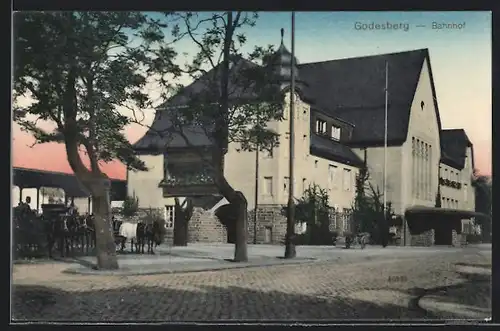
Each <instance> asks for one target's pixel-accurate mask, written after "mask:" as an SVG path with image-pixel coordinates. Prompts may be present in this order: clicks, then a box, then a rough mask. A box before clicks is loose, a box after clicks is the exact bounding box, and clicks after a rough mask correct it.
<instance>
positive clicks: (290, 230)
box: [285, 12, 297, 259]
mask: <svg viewBox="0 0 500 331" xmlns="http://www.w3.org/2000/svg"><path fill="white" fill-rule="evenodd" d="M294 102H295V12H292V60H291V82H290V114H289V116H288V118H289V119H290V122H289V124H290V128H289V131H290V135H289V139H290V141H289V143H290V145H289V148H290V155H289V159H288V162H289V163H288V168H289V176H288V180H289V183H288V208H287V210H288V215H287V216H288V218H287V227H286V232H287V233H286V239H285V259H290V258H294V257H295V256H296V254H297V253H296V251H295V245H294V243H293V242H292V241H293V237H294V232H295V204H294V201H293V193H294V188H295V185H294V169H293V160H294V157H295V156H294V154H295V153H294V145H295V144H294V143H295V132H294V118H295V111H294V106H295V105H294Z"/></svg>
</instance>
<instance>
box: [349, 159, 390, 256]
mask: <svg viewBox="0 0 500 331" xmlns="http://www.w3.org/2000/svg"><path fill="white" fill-rule="evenodd" d="M369 178H370V174H369V171H368V168H367V167H366V165H365V166H363V167H361V168H360V170H359V173H358V175H357V176H356V195H355V198H354V203H353V207H352V212H353V218H354V228H355V232H368V233H370V234H371V237H372V238H373V239H374V241H375V242H378V243H381V244H382V246H384V247H385V246H387V244H388V239H389V226H390V220H391V219H392V217H393V216H394V212H393V210H392V203H391V202H390V201H389V202H387V205H386V210H385V212H384V203H383V197H384V195H383V193H382V192H380V189H379V188H378V186H377V187H375V186H374V185H373V184H372V183H370V182H368V180H369Z"/></svg>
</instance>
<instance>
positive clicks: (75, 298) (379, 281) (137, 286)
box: [12, 249, 491, 322]
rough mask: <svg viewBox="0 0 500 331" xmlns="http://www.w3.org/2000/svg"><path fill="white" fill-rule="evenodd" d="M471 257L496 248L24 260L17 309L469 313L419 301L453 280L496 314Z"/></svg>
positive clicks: (112, 314) (28, 312)
mask: <svg viewBox="0 0 500 331" xmlns="http://www.w3.org/2000/svg"><path fill="white" fill-rule="evenodd" d="M464 265H465V266H467V265H472V266H477V265H481V266H486V267H488V266H489V265H491V255H487V254H480V253H478V251H475V250H474V249H466V250H464V251H463V252H456V253H447V254H444V253H439V252H436V253H435V254H432V255H431V256H429V255H425V256H424V257H420V258H414V259H409V258H406V259H394V258H391V257H385V258H380V259H376V260H371V261H357V262H353V263H336V262H332V261H318V262H315V263H307V264H299V265H281V266H267V267H254V268H246V269H230V270H220V271H210V272H197V273H186V274H182V273H178V274H163V275H148V276H98V275H97V276H96V275H74V274H64V273H62V272H61V271H62V270H64V269H65V268H67V265H65V264H62V263H59V264H58V263H52V264H32V265H15V266H14V272H13V301H12V316H13V319H14V320H17V321H27V320H30V321H96V322H97V321H137V320H142V321H146V320H156V321H200V320H235V319H238V320H294V321H299V320H314V319H330V320H331V319H345V318H354V319H359V318H363V319H422V318H440V317H441V318H445V317H446V318H452V317H467V316H455V315H456V314H455V315H453V314H451V315H450V313H449V312H448V313H446V314H443V315H442V316H441V315H440V313H439V311H436V310H432V311H429V310H427V311H426V310H424V309H422V308H420V307H419V305H418V298H419V297H422V296H424V295H425V294H428V293H432V292H433V291H434V290H435V291H441V292H442V291H443V288H445V287H450V288H462V289H463V290H462V291H457V292H456V293H458V294H457V295H458V296H466V297H467V298H460V297H456V298H450V301H456V302H461V300H468V302H471V300H472V301H473V303H469V305H472V306H474V307H479V308H480V309H482V310H481V311H482V312H483V313H481V314H483V315H484V316H483V315H481V314H479V316H481V317H484V318H485V317H488V314H487V313H486V314H485V313H484V311H485V310H486V311H487V310H488V309H489V306H490V297H489V288H490V284H489V279H490V277H491V276H490V275H484V274H478V275H476V274H474V273H469V274H464V273H463V272H462V271H463V270H464ZM472 269H474V268H472ZM450 293H451V292H450ZM479 308H478V309H479Z"/></svg>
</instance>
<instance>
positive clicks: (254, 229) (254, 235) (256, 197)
mask: <svg viewBox="0 0 500 331" xmlns="http://www.w3.org/2000/svg"><path fill="white" fill-rule="evenodd" d="M254 200H255V209H254V212H253V243H254V245H255V244H257V207H258V206H259V145H257V146H256V147H255V199H254Z"/></svg>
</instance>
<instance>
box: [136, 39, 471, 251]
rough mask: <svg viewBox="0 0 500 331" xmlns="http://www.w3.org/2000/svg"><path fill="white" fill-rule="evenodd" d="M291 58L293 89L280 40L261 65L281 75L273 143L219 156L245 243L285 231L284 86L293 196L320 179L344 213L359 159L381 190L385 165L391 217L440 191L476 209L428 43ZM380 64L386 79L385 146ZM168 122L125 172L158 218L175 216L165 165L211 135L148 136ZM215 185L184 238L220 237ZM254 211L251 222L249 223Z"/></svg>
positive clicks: (462, 144) (174, 102) (466, 160)
mask: <svg viewBox="0 0 500 331" xmlns="http://www.w3.org/2000/svg"><path fill="white" fill-rule="evenodd" d="M237 61H239V62H237V63H236V64H235V65H233V66H232V67H231V68H232V69H231V70H233V72H232V74H236V73H237V70H239V69H238V68H240V66H241V65H242V64H241V63H243V64H245V60H243V59H240V60H237ZM294 63H296V64H297V65H296V68H295V74H296V75H297V76H296V81H297V84H296V91H293V92H292V91H290V90H289V82H290V80H291V77H290V73H291V70H290V68H291V66H292V61H291V54H290V53H289V52H288V50H287V49H286V48H285V46H284V45H283V43H282V44H281V46H280V47H279V49H278V50H277V52H276V54H275V55H274V56H273V57H271V59H270V60H268V62H267V63H265V65H266V66H267V67H269V68H271V70H277V72H278V73H279V75H280V84H281V87H282V89H281V90H282V93H283V95H284V97H285V105H284V110H283V119H282V120H281V121H272V122H269V123H268V128H270V129H272V130H274V131H275V132H276V133H278V134H279V137H280V138H279V139H280V143H279V145H278V146H276V147H274V148H273V149H272V150H271V151H266V152H259V153H258V155H257V154H256V153H255V152H246V151H243V150H242V148H241V146H239V145H238V144H235V143H231V144H229V146H228V151H227V154H226V155H225V158H224V175H225V177H226V179H227V180H228V182H229V183H230V184H231V185H232V186H233V187H234V188H235V189H237V190H239V191H241V192H243V194H244V195H245V197H246V198H247V201H248V207H249V211H250V213H249V215H250V217H249V221H248V225H249V241H250V242H253V240H254V238H256V239H257V240H256V242H271V243H278V242H281V240H282V239H283V236H284V234H285V230H286V220H285V216H284V215H283V213H282V212H281V210H282V207H283V206H284V205H286V203H287V199H288V185H289V177H288V164H289V160H288V157H289V134H290V133H289V120H290V116H291V114H290V113H289V100H290V93H293V95H294V98H295V99H294V100H295V112H294V114H293V116H294V118H295V121H294V123H295V126H294V137H295V147H294V148H295V151H294V153H295V160H294V166H295V176H294V177H295V181H294V184H295V185H294V186H295V191H294V196H295V197H296V198H300V197H301V196H302V193H303V192H304V190H305V189H306V188H307V187H308V186H309V185H311V184H317V185H319V186H320V187H322V188H323V189H325V190H327V192H328V193H329V204H330V206H331V207H334V208H335V209H336V210H337V211H348V210H349V209H350V208H351V207H352V204H353V201H354V197H355V193H356V192H355V179H356V176H357V174H358V172H359V169H360V167H363V166H365V165H366V166H367V168H368V171H369V174H370V178H369V182H370V183H371V184H372V186H373V187H375V188H377V189H378V190H380V191H381V192H383V191H384V187H383V186H384V169H385V173H386V174H387V176H386V187H385V191H386V194H387V201H389V202H391V205H392V207H393V210H394V212H395V213H396V214H398V215H404V213H405V210H406V209H407V208H408V207H410V206H427V207H434V206H436V198H437V197H440V198H439V199H440V200H441V205H442V207H444V208H454V209H465V210H474V192H473V188H472V185H471V178H472V171H473V168H474V162H473V146H472V143H471V142H470V140H469V139H468V138H467V136H466V135H465V132H464V131H463V130H443V129H442V127H441V121H440V117H439V108H438V102H437V97H436V93H435V89H434V82H433V76H432V69H431V64H430V57H429V52H428V50H427V49H422V50H415V51H409V52H402V53H393V54H382V55H377V56H369V57H361V58H351V59H342V60H333V61H325V62H319V63H307V64H302V65H301V64H298V61H297V60H295V61H294ZM386 64H388V68H389V74H388V77H389V79H388V103H387V114H388V121H387V147H386V148H384V130H385V125H384V119H385V107H386V104H385V92H384V88H385V75H386V71H385V67H386ZM200 81H201V82H202V81H203V78H202V79H200V80H198V81H196V82H195V83H193V84H191V85H189V86H187V87H185V89H184V90H183V91H181V92H179V94H178V95H176V96H174V97H173V98H172V99H171V100H169V101H168V102H167V106H168V108H169V111H170V114H172V111H173V110H175V109H176V107H181V106H185V104H186V101H185V100H186V96H188V95H189V94H190V93H193V91H194V90H196V89H199V84H201V83H200ZM158 112H159V113H161V112H162V111H158ZM157 115H158V114H157ZM170 116H172V115H170ZM171 125H172V124H171V122H170V123H169V120H168V115H166V114H165V113H164V114H163V115H162V116H157V118H155V121H154V123H153V130H151V131H149V132H148V133H146V135H145V136H144V137H143V138H141V139H140V140H139V141H138V142H136V143H135V145H134V147H135V149H136V151H137V153H138V155H139V157H140V158H141V159H142V160H143V161H144V162H145V163H146V165H147V167H148V168H149V171H146V172H132V171H129V172H128V179H127V181H128V194H129V195H135V196H137V197H139V204H140V207H141V208H158V209H162V210H164V211H165V217H172V216H171V215H173V213H172V206H173V205H174V203H173V198H172V197H171V196H169V194H168V193H165V192H166V191H165V190H164V189H162V187H161V185H160V182H161V181H162V180H163V179H165V178H167V177H169V178H170V177H171V176H172V173H173V170H169V169H173V168H172V167H171V168H169V166H172V164H175V163H176V162H180V161H179V160H183V162H187V161H186V160H190V158H191V157H193V158H196V157H195V156H194V154H193V153H192V152H191V151H190V148H197V147H203V146H210V139H209V138H208V137H206V134H205V133H203V132H202V131H200V130H199V128H196V127H192V128H186V129H185V130H184V134H185V135H186V136H187V138H188V139H190V141H189V144H186V142H185V141H184V140H185V137H184V139H180V137H178V136H175V135H174V136H171V137H169V139H168V141H166V140H165V139H161V138H160V137H157V136H155V134H154V131H155V130H156V131H158V129H165V128H166V127H169V126H171ZM457 139H458V140H457ZM190 155H193V156H190ZM256 157H258V167H259V168H258V178H256V173H257V172H256V164H257V162H256ZM385 157H386V158H387V162H384V160H385ZM193 160H194V159H193ZM192 163H194V161H192ZM180 164H187V163H180ZM186 167H187V166H186ZM186 167H185V166H177V168H182V169H186ZM198 171H201V170H198ZM256 189H257V191H258V194H257V195H256V194H255V192H256ZM213 193H214V194H211V196H212V198H211V199H208V198H207V199H204V203H205V206H204V207H203V208H198V209H197V211H196V212H195V214H194V215H193V219H192V221H190V223H189V231H190V234H189V238H190V241H222V242H224V241H226V240H227V229H225V227H224V226H221V224H220V222H218V220H217V217H216V216H215V214H216V210H217V209H218V208H219V207H220V206H222V205H224V204H227V201H225V199H224V198H223V197H221V196H219V195H218V194H217V192H213ZM255 197H257V200H258V201H257V202H256V201H255ZM197 199H201V198H197ZM255 211H256V212H257V222H258V224H257V226H255V225H254V224H253V213H254V212H255ZM172 224H173V223H172ZM404 231H408V230H407V229H406V230H404ZM405 235H408V236H411V234H410V233H407V234H405ZM414 242H416V240H408V241H407V243H414Z"/></svg>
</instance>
